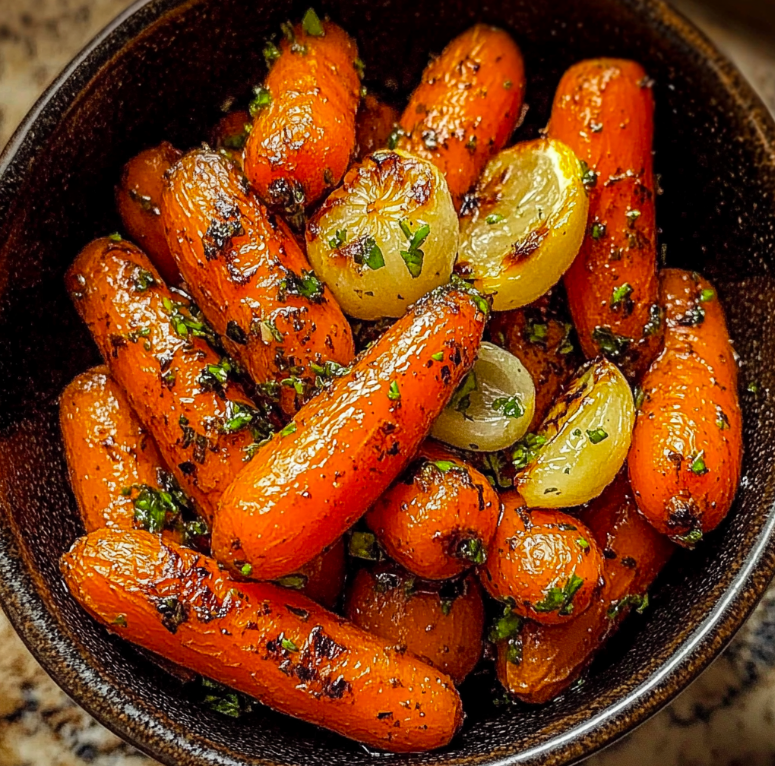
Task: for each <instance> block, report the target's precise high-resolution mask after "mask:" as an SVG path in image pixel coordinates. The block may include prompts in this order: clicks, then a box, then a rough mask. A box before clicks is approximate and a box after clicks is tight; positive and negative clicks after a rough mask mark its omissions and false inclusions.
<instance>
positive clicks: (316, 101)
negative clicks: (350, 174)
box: [245, 21, 360, 214]
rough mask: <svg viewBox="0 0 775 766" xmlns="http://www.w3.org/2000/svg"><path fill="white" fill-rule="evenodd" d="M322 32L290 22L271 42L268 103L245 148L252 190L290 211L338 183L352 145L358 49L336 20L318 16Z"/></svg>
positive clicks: (353, 144) (357, 79) (310, 202)
mask: <svg viewBox="0 0 775 766" xmlns="http://www.w3.org/2000/svg"><path fill="white" fill-rule="evenodd" d="M322 31H323V33H324V34H323V35H322V36H320V37H318V36H315V35H311V34H307V32H306V31H304V29H302V26H301V25H300V24H297V25H296V26H295V27H293V31H292V32H291V34H290V35H289V36H290V37H291V38H292V39H291V40H289V39H288V36H286V37H285V39H283V40H282V41H281V42H280V43H279V50H280V56H279V58H278V59H277V60H276V61H275V62H274V63H273V64H272V65H271V68H270V70H269V74H268V75H267V78H266V80H265V82H264V87H265V88H266V89H267V90H268V91H269V95H270V98H271V102H270V103H269V105H268V106H266V107H264V108H262V109H260V110H259V111H258V112H257V114H256V116H255V117H254V119H253V129H252V131H251V133H250V137H249V138H248V142H247V146H246V147H245V172H246V173H247V176H248V178H249V179H250V182H251V184H252V185H253V187H254V188H255V189H256V191H257V192H258V194H259V195H260V196H261V198H262V199H263V200H264V201H265V202H267V203H268V204H270V205H273V206H277V207H278V208H283V209H286V210H288V211H289V212H291V213H292V214H293V213H295V212H296V211H297V210H298V209H299V208H301V207H303V206H304V205H311V204H313V203H314V202H317V201H318V199H320V197H321V196H322V195H323V193H324V192H325V191H327V190H330V189H332V188H333V187H335V186H337V185H338V184H339V182H340V181H341V180H342V176H344V174H345V171H346V170H347V166H348V164H349V161H350V157H351V155H352V153H353V151H354V149H355V114H356V112H357V111H358V102H359V98H360V80H359V78H358V74H357V72H356V70H355V66H354V64H353V62H354V61H355V60H356V59H357V57H358V49H357V47H356V45H355V42H354V41H353V40H352V39H351V38H350V37H349V35H348V34H347V33H346V32H344V31H343V30H342V29H341V27H338V26H337V25H336V24H332V23H330V22H327V21H325V22H323V30H322Z"/></svg>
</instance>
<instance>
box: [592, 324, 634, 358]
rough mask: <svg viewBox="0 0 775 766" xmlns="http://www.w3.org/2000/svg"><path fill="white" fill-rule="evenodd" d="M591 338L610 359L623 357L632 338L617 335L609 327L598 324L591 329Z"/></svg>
mask: <svg viewBox="0 0 775 766" xmlns="http://www.w3.org/2000/svg"><path fill="white" fill-rule="evenodd" d="M592 340H594V341H595V343H597V345H598V348H599V349H600V351H602V352H603V354H605V355H606V356H608V357H611V358H612V359H620V358H621V357H623V356H624V354H625V353H626V352H627V350H628V349H629V347H630V344H631V343H632V338H628V337H626V336H624V335H617V334H616V333H615V332H614V331H613V330H611V328H610V327H599V326H598V327H595V329H594V330H593V331H592Z"/></svg>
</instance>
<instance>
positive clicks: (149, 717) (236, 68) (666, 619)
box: [0, 0, 775, 766]
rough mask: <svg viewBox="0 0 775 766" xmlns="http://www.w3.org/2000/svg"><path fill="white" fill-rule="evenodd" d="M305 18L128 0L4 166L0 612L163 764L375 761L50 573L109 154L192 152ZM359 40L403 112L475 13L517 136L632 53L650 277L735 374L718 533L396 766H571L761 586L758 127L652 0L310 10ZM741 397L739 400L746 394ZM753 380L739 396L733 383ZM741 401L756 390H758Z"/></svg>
mask: <svg viewBox="0 0 775 766" xmlns="http://www.w3.org/2000/svg"><path fill="white" fill-rule="evenodd" d="M305 7H306V5H305V4H302V5H299V4H293V5H292V4H290V3H289V2H287V1H286V0H277V1H276V2H272V3H268V2H260V3H256V2H248V0H244V1H239V0H188V1H187V2H180V1H179V0H143V1H141V2H138V3H135V5H133V6H132V7H131V8H130V9H129V10H128V11H127V12H126V13H124V14H123V15H122V16H120V17H119V18H118V19H116V21H114V22H113V23H112V24H111V25H110V26H109V27H108V28H107V29H106V30H105V31H104V32H103V33H101V34H100V35H99V36H98V37H97V38H96V39H95V40H94V41H93V42H92V43H91V44H90V45H89V46H88V47H87V48H86V49H85V50H84V51H83V52H82V53H81V54H80V55H79V56H77V57H76V59H75V60H74V61H73V62H72V63H71V64H70V65H69V66H68V68H67V69H66V70H65V72H64V73H63V74H62V75H61V76H60V77H59V79H58V80H57V81H56V82H55V83H54V85H52V87H51V88H49V90H48V91H47V92H46V94H45V95H44V96H43V97H42V99H41V100H40V101H39V102H38V104H37V105H36V106H35V108H34V109H33V110H32V112H31V113H30V115H29V116H28V117H27V119H26V120H25V122H24V124H23V125H22V126H21V128H20V129H19V130H18V132H17V133H16V135H15V136H14V137H13V139H12V140H11V142H10V143H9V145H8V146H7V148H6V150H5V152H4V154H3V155H2V158H0V601H1V602H2V605H3V607H4V609H5V610H6V612H7V613H8V616H9V617H10V619H11V621H12V622H13V624H14V626H15V627H16V629H17V630H18V632H19V634H20V635H21V637H22V639H23V640H24V641H25V643H26V644H27V646H28V647H29V648H30V649H31V650H32V652H33V654H34V655H35V656H36V657H37V659H38V660H39V661H40V662H41V664H42V665H43V667H44V668H45V669H46V670H47V671H48V672H49V673H50V674H51V675H52V676H53V678H54V679H55V680H56V681H57V683H59V685H60V686H61V687H62V688H63V689H64V690H65V691H66V692H67V693H68V694H69V695H70V696H71V697H72V698H73V699H74V700H76V701H77V702H78V703H80V704H81V705H82V706H83V707H84V708H86V709H87V710H88V711H89V712H90V713H92V714H93V715H94V716H95V717H96V718H97V719H98V720H100V721H101V722H102V723H104V724H105V725H106V726H108V727H109V728H110V729H112V730H113V731H114V732H116V733H117V734H119V735H120V736H121V737H123V738H125V739H126V740H128V741H129V742H131V743H133V744H134V745H136V746H137V747H139V748H140V749H141V750H143V751H145V752H146V753H148V754H150V755H152V756H154V757H156V758H157V759H159V760H160V761H162V762H164V763H167V764H176V766H187V765H188V764H198V765H199V764H208V765H213V764H218V765H219V766H226V765H227V764H237V763H239V764H255V765H256V766H257V765H258V764H261V765H262V766H268V765H269V764H272V765H273V766H291V764H302V763H303V764H316V763H319V764H326V766H329V765H330V764H348V765H350V766H361V765H363V764H369V763H372V762H373V760H374V756H373V755H370V754H369V753H367V752H366V751H365V750H364V749H363V748H361V747H359V746H358V745H356V744H353V743H350V742H348V741H345V740H344V739H341V738H338V737H336V736H334V735H331V734H327V733H325V732H322V731H320V730H317V729H315V728H314V727H312V726H309V725H306V724H301V723H299V722H297V721H294V720H292V719H290V718H285V717H283V716H281V715H279V714H275V713H273V712H272V711H270V710H267V709H264V708H261V709H259V711H258V712H256V713H253V714H251V715H250V716H249V717H248V718H246V719H244V720H239V721H235V720H231V719H228V718H224V717H223V716H220V715H218V714H216V713H213V712H210V711H208V710H206V709H205V708H203V707H201V706H200V705H199V704H197V702H196V701H195V700H193V699H192V696H191V694H190V692H189V691H188V689H187V688H186V687H184V686H183V685H182V684H181V683H180V682H179V681H177V680H175V679H174V678H173V677H171V676H169V675H167V674H166V673H164V672H163V671H162V670H160V669H159V668H158V666H157V665H155V664H154V663H153V662H151V661H149V660H148V658H147V657H146V656H144V655H142V654H140V653H139V652H137V651H136V650H134V649H133V648H132V647H130V646H129V645H128V644H125V643H123V642H121V641H120V640H118V639H117V638H115V637H113V636H111V635H109V634H108V632H107V631H106V630H104V629H103V628H102V627H100V626H99V625H97V624H96V623H95V622H93V621H92V620H91V619H89V618H88V617H87V616H86V614H85V613H84V612H83V611H82V610H81V609H80V608H79V607H78V605H77V604H76V603H75V602H74V601H73V600H72V598H70V596H69V594H68V593H67V591H66V589H65V587H64V585H63V583H62V580H61V578H60V575H59V571H58V563H57V562H58V559H59V556H60V554H61V553H62V552H63V551H65V550H67V549H68V548H69V546H70V545H71V544H72V542H73V541H74V540H75V539H76V538H77V537H78V536H79V535H80V534H82V531H83V530H82V526H81V523H80V521H79V519H78V513H77V510H76V505H75V502H74V499H73V496H72V493H71V491H70V488H69V486H68V481H67V475H66V468H65V462H64V456H63V451H62V444H61V439H60V435H59V428H58V421H57V397H58V395H59V393H60V392H61V390H62V388H63V387H64V385H65V384H66V383H67V382H68V381H69V380H70V379H71V378H72V377H73V376H74V375H76V374H77V373H78V372H80V371H82V370H84V369H86V368H87V367H89V366H90V365H93V364H96V363H98V362H99V357H98V354H97V351H96V348H95V346H94V345H93V343H92V342H91V339H90V337H89V335H88V333H87V331H86V329H85V327H84V326H83V325H82V323H81V322H80V321H79V319H78V318H77V316H76V314H75V311H74V309H73V307H72V306H71V304H70V300H69V299H68V296H67V295H66V293H65V289H64V285H63V280H62V276H63V274H64V271H65V269H66V268H67V266H68V264H69V263H70V262H71V261H72V260H73V258H74V257H75V255H76V253H77V252H78V251H79V249H80V248H81V247H82V246H83V245H84V244H85V243H86V242H87V241H88V240H89V239H91V238H92V237H94V236H97V235H103V234H105V233H108V232H110V231H113V230H115V229H117V228H119V221H118V220H117V217H116V213H115V210H114V204H113V195H112V187H113V184H114V183H115V182H116V180H117V179H118V177H119V169H120V167H121V165H122V163H123V162H124V161H126V160H127V159H128V158H129V157H131V156H132V155H133V154H134V153H136V152H137V151H139V150H140V149H142V148H143V147H145V146H147V145H150V144H152V143H155V142H158V141H160V140H161V139H163V138H166V139H170V140H171V141H173V142H174V143H175V144H176V145H178V146H181V147H187V146H192V145H195V144H197V143H199V142H200V141H201V140H202V138H203V137H204V136H205V135H206V134H207V128H208V127H209V126H211V125H212V124H213V123H214V122H215V121H216V120H217V118H218V116H219V114H220V108H221V105H222V104H223V103H224V102H225V101H227V100H228V99H230V98H241V97H245V96H246V95H247V94H248V93H249V90H250V86H251V85H252V84H254V83H257V82H260V80H261V78H262V74H263V66H264V65H263V61H262V56H261V48H262V43H263V40H264V39H265V38H266V37H267V36H268V35H269V34H270V33H272V32H274V31H275V30H277V29H278V28H279V25H280V23H281V22H282V21H284V20H285V19H287V18H298V17H299V16H300V15H301V13H302V12H303V10H304V8H305ZM318 10H319V11H320V12H322V13H328V14H330V15H331V16H332V17H333V18H334V19H335V20H337V21H339V22H340V23H342V24H343V25H344V27H345V28H346V29H348V30H349V31H350V32H351V33H352V34H354V35H355V36H357V38H358V42H359V45H360V50H361V56H362V58H363V59H364V61H365V63H366V68H367V84H368V85H370V86H371V87H373V88H377V89H379V88H384V89H385V92H387V93H388V94H389V95H392V96H393V97H395V99H396V100H397V101H400V99H402V98H403V97H405V95H406V94H407V93H408V92H409V90H410V89H411V87H412V85H413V84H414V83H416V82H417V81H418V79H419V75H420V72H421V70H422V68H423V66H424V64H425V63H426V60H427V57H428V54H429V53H430V52H433V51H439V50H441V48H442V47H443V46H444V44H445V43H446V42H447V41H448V40H449V39H451V38H452V37H453V36H454V35H455V34H457V33H459V32H460V31H462V30H463V29H465V28H466V27H468V26H469V25H471V24H472V23H474V22H476V21H486V22H492V23H495V24H498V25H500V26H503V27H505V28H506V29H508V30H509V31H510V32H511V33H512V34H513V35H514V37H515V39H516V40H517V41H518V43H519V44H520V46H521V47H522V49H523V51H524V54H525V58H526V65H527V72H528V77H529V86H528V97H527V100H528V103H529V105H530V108H529V110H528V112H527V116H526V120H525V122H524V124H523V125H522V127H521V128H520V130H519V132H518V134H517V135H518V138H520V139H526V138H531V137H534V136H535V135H537V133H538V130H539V129H540V128H541V127H542V126H543V125H545V123H546V121H547V118H548V115H549V108H550V104H551V98H552V94H553V91H554V88H555V86H556V84H557V82H558V80H559V77H560V75H561V73H562V72H563V70H564V69H565V68H566V67H568V66H569V65H570V64H572V63H573V62H575V61H577V60H579V59H582V58H585V57H594V56H602V55H611V56H627V57H632V58H635V59H637V60H639V61H641V62H642V63H643V64H644V65H645V66H646V68H647V70H648V71H649V73H650V75H651V77H652V78H653V79H654V81H655V85H654V88H655V96H656V103H657V117H656V119H657V129H656V135H657V139H656V166H657V171H658V172H659V173H660V174H661V176H662V186H663V187H664V193H663V194H662V196H660V197H659V200H658V221H659V224H660V226H661V228H662V234H661V242H662V243H663V246H664V253H665V257H666V261H667V263H670V264H671V265H678V266H682V267H687V268H694V269H698V270H702V271H703V272H704V273H705V274H707V275H708V276H709V277H710V278H711V279H712V280H714V281H715V283H716V285H717V287H718V291H719V294H720V296H721V298H722V300H723V302H724V305H725V306H726V308H727V311H728V318H729V323H730V328H731V332H732V336H733V338H734V341H735V345H736V348H737V350H738V352H739V354H740V358H741V364H742V373H741V378H742V381H743V382H742V388H743V390H744V393H743V394H742V396H743V407H744V411H745V462H744V469H743V481H742V485H741V487H740V491H739V494H738V497H737V500H736V503H735V507H734V508H733V511H732V512H731V514H730V516H729V518H728V519H727V521H726V522H725V523H724V524H723V525H722V527H721V528H720V529H718V530H717V531H716V532H715V533H713V534H712V535H710V536H709V537H708V539H707V540H706V541H705V542H704V543H703V545H702V546H701V547H700V548H699V550H698V551H696V552H694V553H689V552H683V551H682V552H681V553H680V554H679V555H677V556H676V557H675V558H674V560H673V561H672V562H671V563H670V565H669V567H668V568H667V570H666V571H665V572H664V573H663V575H662V576H661V577H660V579H659V581H658V582H657V584H656V586H655V588H654V589H653V599H652V602H653V607H652V608H651V609H650V610H649V612H648V614H647V615H646V616H645V617H643V618H632V619H631V620H628V621H627V623H626V624H625V626H624V629H623V630H622V631H621V633H620V634H619V635H617V637H616V638H615V640H614V641H613V642H612V643H611V644H610V645H609V647H608V649H607V650H606V652H605V653H604V655H603V656H601V657H600V658H599V660H598V661H596V663H595V664H594V665H593V667H592V669H591V671H590V673H589V674H588V676H587V677H586V679H585V682H584V683H582V684H577V685H575V686H574V687H573V688H572V689H571V690H569V691H568V692H567V693H566V694H564V695H563V696H562V697H560V698H558V699H556V700H554V701H553V702H551V703H549V704H546V705H543V706H541V707H527V706H497V705H496V704H494V702H495V701H497V700H494V696H495V695H494V693H493V691H492V677H491V676H488V675H487V674H484V675H480V676H477V677H476V678H474V679H472V680H471V681H470V682H468V683H467V684H466V688H465V690H464V692H465V696H466V697H467V699H468V705H467V707H468V710H469V712H470V716H469V720H468V722H467V725H466V727H465V729H464V731H463V732H462V734H461V735H460V736H459V737H458V738H457V739H456V740H455V741H454V743H453V744H452V745H451V746H450V747H448V748H447V749H445V750H442V751H439V752H434V753H428V754H422V755H419V754H418V755H409V756H402V757H392V758H391V759H390V763H392V764H397V765H398V764H400V766H410V765H411V766H420V765H421V764H422V765H423V766H431V765H432V764H445V765H449V766H451V765H453V764H455V765H457V766H462V765H463V764H466V766H474V765H475V764H489V765H490V766H495V765H496V764H497V765H498V766H506V764H538V763H541V764H544V765H545V766H552V765H553V764H563V763H569V762H572V761H574V760H577V759H579V758H581V757H584V756H587V755H589V754H591V753H592V752H594V751H596V750H598V749H599V748H602V747H603V746H605V745H606V744H608V743H610V742H612V741H613V740H614V739H616V738H617V737H619V736H621V735H623V734H624V733H625V732H627V731H628V730H630V729H631V728H632V727H634V726H635V725H637V724H638V723H641V722H642V721H644V720H645V719H646V718H647V717H648V716H650V715H652V714H653V713H655V712H656V711H657V710H659V709H660V708H661V707H662V706H664V705H665V704H667V703H668V702H669V701H670V700H671V699H672V698H673V697H674V696H675V695H676V694H678V693H679V692H680V691H681V690H682V689H683V688H684V687H686V686H687V684H689V683H690V682H691V681H692V679H694V678H695V677H696V676H697V675H698V674H699V673H700V672H701V671H702V670H703V669H704V668H705V667H706V666H707V665H708V664H709V663H710V662H711V661H712V660H713V658H714V657H716V656H717V655H718V654H719V652H720V651H721V650H722V649H723V647H724V646H725V644H726V643H727V642H728V641H729V640H730V639H731V638H732V636H733V635H734V633H735V631H736V630H737V629H738V628H739V627H740V625H741V624H742V623H743V621H744V620H745V618H746V616H747V615H748V614H749V613H750V611H751V610H752V608H753V607H754V605H755V604H756V601H757V600H758V599H759V597H760V596H761V595H762V594H763V593H764V591H765V589H766V587H767V585H768V583H769V581H770V579H771V577H772V575H773V572H775V542H773V539H772V535H771V532H772V528H773V524H775V514H774V513H773V494H774V493H775V469H774V467H773V461H774V460H775V451H774V450H772V449H768V448H767V445H768V443H769V442H771V440H772V439H773V436H775V417H774V416H773V414H772V412H773V409H772V406H771V402H770V393H769V392H770V390H771V389H773V387H774V386H775V365H773V364H772V362H771V360H772V359H775V312H773V307H774V306H775V277H774V276H773V273H774V272H775V247H773V231H774V226H773V224H774V223H775V155H774V154H773V141H774V140H775V125H774V124H773V121H772V119H771V118H770V116H769V114H768V113H767V111H766V110H765V108H764V107H763V105H762V104H761V103H760V101H759V100H758V98H757V97H756V96H755V95H754V93H753V92H752V91H751V88H750V87H749V86H748V85H747V84H746V83H745V82H744V81H743V80H742V78H741V76H740V75H739V74H738V73H737V71H736V70H735V68H734V67H733V66H732V65H731V64H730V63H729V62H728V61H727V60H726V59H725V58H724V57H723V56H722V55H721V54H719V52H718V51H717V50H715V49H714V48H713V46H712V45H711V44H710V43H709V42H708V41H707V40H706V39H705V38H704V37H703V36H702V35H701V34H700V33H699V32H698V31H697V30H696V29H695V28H694V27H692V26H691V24H689V23H688V22H687V21H686V20H685V19H683V18H682V17H681V16H680V15H679V14H677V13H676V12H675V11H673V10H671V9H670V8H669V7H668V6H666V5H664V4H663V3H661V2H658V1H657V0H585V2H583V3H582V2H578V1H577V0H555V1H554V2H552V3H535V2H528V1H527V0H487V2H484V3H465V2H460V1H459V0H448V1H447V2H444V3H438V2H437V0H411V2H410V1H409V0H376V1H375V0H347V2H344V1H343V0H325V1H324V2H322V3H321V4H319V5H318ZM754 384H755V385H754ZM746 387H750V388H752V389H754V391H746V390H745V389H746ZM757 389H758V391H757Z"/></svg>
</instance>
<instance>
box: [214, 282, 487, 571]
mask: <svg viewBox="0 0 775 766" xmlns="http://www.w3.org/2000/svg"><path fill="white" fill-rule="evenodd" d="M487 310H488V307H487V304H486V302H485V301H484V299H483V298H482V297H481V296H480V295H479V294H478V293H477V292H475V291H474V290H473V289H472V288H469V287H468V286H467V285H465V284H464V283H460V284H457V283H456V284H448V285H445V286H443V287H440V288H438V289H436V290H434V291H432V292H431V293H428V295H426V296H425V297H423V298H422V299H420V300H419V301H418V302H417V303H415V304H414V306H413V307H412V308H410V309H409V311H408V312H407V313H406V314H405V315H404V316H403V317H402V318H401V319H399V320H398V321H397V322H396V323H395V324H394V325H393V326H392V327H391V328H390V329H389V330H387V331H386V332H385V334H384V335H383V336H382V337H381V338H380V339H379V340H378V341H376V343H374V345H373V346H371V348H369V349H368V350H367V351H366V352H364V354H363V355H362V356H360V357H359V358H358V360H357V361H356V362H355V364H354V366H353V367H352V368H351V369H350V370H349V371H348V372H347V373H346V374H345V375H343V376H341V377H338V378H336V379H335V380H334V381H333V382H332V383H331V385H330V386H329V387H328V388H326V389H324V390H323V391H322V392H321V393H320V394H319V395H318V396H317V397H316V398H315V399H313V400H312V401H311V402H309V403H308V404H306V405H305V406H304V407H302V408H301V409H300V410H299V412H298V413H297V414H296V416H295V418H294V419H293V420H292V421H291V423H290V424H289V425H288V426H286V427H285V428H284V429H283V430H282V431H281V432H280V433H279V434H277V435H276V436H275V437H274V438H273V439H272V440H271V441H270V442H269V444H267V445H266V446H265V447H263V448H262V449H261V450H259V453H258V454H257V456H256V459H255V460H254V461H253V462H252V463H251V464H250V465H248V466H246V468H245V469H244V470H243V471H242V473H240V475H239V476H238V477H237V478H236V479H235V481H234V482H233V484H232V485H231V486H230V487H229V488H228V489H227V490H226V492H225V494H224V496H223V498H222V499H221V502H220V506H219V509H218V514H217V516H216V520H215V526H214V529H213V554H214V555H215V557H216V558H217V559H218V560H219V561H221V562H222V563H224V564H226V565H228V566H230V567H232V569H233V570H235V571H242V570H243V568H245V567H247V568H248V571H250V572H251V573H252V576H253V577H255V578H257V579H266V580H274V579H276V578H278V577H282V576H284V575H286V574H288V573H290V572H293V571H295V570H296V569H298V567H300V566H301V565H303V564H305V563H306V562H307V561H309V560H310V559H311V558H313V557H314V556H315V555H317V554H318V553H319V552H320V551H321V550H322V549H323V548H325V547H326V546H328V545H331V543H332V542H334V540H336V539H337V538H339V537H341V536H342V534H343V533H344V532H345V531H346V530H347V529H349V528H350V527H351V526H352V525H353V524H354V523H355V522H356V521H357V520H358V519H359V518H360V517H361V516H363V514H364V513H365V512H366V511H367V510H368V508H369V507H370V506H371V505H372V504H373V503H374V502H375V501H376V500H377V498H378V497H379V496H380V495H381V494H382V493H383V492H384V491H385V490H386V489H387V488H388V487H389V486H390V484H391V483H392V482H393V480H394V479H395V478H396V477H397V476H398V475H399V474H400V473H401V471H402V470H403V469H404V468H405V467H406V465H407V464H408V462H409V461H410V460H411V459H412V457H414V453H415V452H416V450H417V448H418V447H419V446H420V444H421V442H422V441H423V439H424V438H425V437H426V436H427V435H428V431H429V430H430V428H431V425H432V423H433V421H434V419H435V418H436V417H437V416H438V414H439V413H440V412H441V410H442V409H443V407H444V406H445V405H446V403H447V402H448V401H449V399H450V398H451V396H452V394H453V393H454V391H455V388H456V387H457V385H458V384H459V383H460V381H461V380H462V378H463V377H464V376H465V374H466V372H467V371H468V370H469V369H470V368H471V366H472V364H473V362H474V358H475V356H476V352H477V350H478V348H479V343H480V341H481V337H482V332H483V329H484V322H485V318H486V314H487ZM439 355H441V358H440V359H439ZM434 357H435V358H434Z"/></svg>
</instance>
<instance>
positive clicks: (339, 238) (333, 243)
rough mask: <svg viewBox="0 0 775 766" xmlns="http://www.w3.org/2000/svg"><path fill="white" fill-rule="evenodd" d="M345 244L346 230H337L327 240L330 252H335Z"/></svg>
mask: <svg viewBox="0 0 775 766" xmlns="http://www.w3.org/2000/svg"><path fill="white" fill-rule="evenodd" d="M345 242H347V229H337V230H336V232H335V234H334V236H333V237H331V239H329V240H328V246H329V247H330V248H331V249H332V250H336V249H337V248H338V247H341V246H342V245H343V244H344V243H345Z"/></svg>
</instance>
